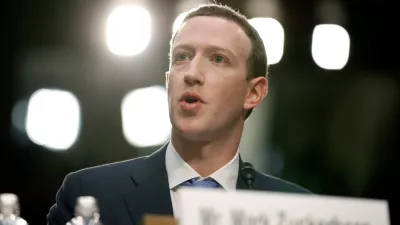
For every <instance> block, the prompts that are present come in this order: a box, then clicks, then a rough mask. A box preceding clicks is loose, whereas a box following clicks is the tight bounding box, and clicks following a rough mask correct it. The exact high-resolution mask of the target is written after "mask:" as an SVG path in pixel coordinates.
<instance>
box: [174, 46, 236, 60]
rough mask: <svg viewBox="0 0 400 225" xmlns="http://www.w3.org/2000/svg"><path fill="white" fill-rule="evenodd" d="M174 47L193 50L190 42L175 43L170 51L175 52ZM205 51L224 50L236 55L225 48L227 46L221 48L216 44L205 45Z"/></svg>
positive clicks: (234, 55)
mask: <svg viewBox="0 0 400 225" xmlns="http://www.w3.org/2000/svg"><path fill="white" fill-rule="evenodd" d="M175 49H185V50H188V51H192V52H194V51H195V47H193V45H190V44H177V45H175V46H174V47H173V49H172V52H175ZM205 49H206V51H221V52H226V53H228V54H230V55H231V56H233V57H237V55H236V54H235V53H233V52H232V51H231V50H229V49H227V48H222V47H219V46H216V45H207V46H206V47H205Z"/></svg>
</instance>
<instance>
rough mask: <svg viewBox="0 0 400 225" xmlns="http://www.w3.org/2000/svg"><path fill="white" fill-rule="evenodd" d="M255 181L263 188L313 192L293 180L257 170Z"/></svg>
mask: <svg viewBox="0 0 400 225" xmlns="http://www.w3.org/2000/svg"><path fill="white" fill-rule="evenodd" d="M255 182H257V183H258V185H257V186H259V187H261V189H263V190H268V191H276V192H285V193H297V194H313V193H312V192H311V191H309V190H307V189H306V188H304V187H301V186H300V185H297V184H295V183H293V182H290V181H287V180H284V179H281V178H278V177H275V176H271V175H267V174H264V173H261V172H258V171H256V178H255Z"/></svg>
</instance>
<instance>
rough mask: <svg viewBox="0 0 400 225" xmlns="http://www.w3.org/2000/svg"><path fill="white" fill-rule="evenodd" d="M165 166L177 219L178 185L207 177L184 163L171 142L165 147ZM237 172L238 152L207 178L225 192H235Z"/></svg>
mask: <svg viewBox="0 0 400 225" xmlns="http://www.w3.org/2000/svg"><path fill="white" fill-rule="evenodd" d="M165 165H166V169H167V174H168V183H169V189H170V193H171V201H172V208H173V211H174V216H175V217H179V216H178V215H179V205H178V204H179V203H178V196H179V190H180V188H181V187H180V186H179V185H180V184H182V183H183V182H185V181H187V180H190V179H193V178H200V179H206V178H207V177H201V176H200V175H199V174H198V173H197V172H196V171H195V170H194V169H193V168H192V167H191V166H190V165H189V164H188V163H186V162H185V161H184V160H183V159H182V157H181V156H180V155H179V154H178V153H177V152H176V150H175V148H174V146H173V145H172V143H171V142H169V144H168V146H167V151H166V155H165ZM238 171H239V150H238V151H237V152H236V155H235V156H234V157H233V159H232V160H231V161H230V162H229V163H227V164H226V165H225V166H223V167H221V168H220V169H219V170H217V171H215V172H214V173H213V174H211V175H210V176H209V177H210V178H213V179H214V180H215V181H217V182H218V183H219V184H220V185H221V186H222V188H224V189H225V190H227V191H231V190H236V182H237V178H238Z"/></svg>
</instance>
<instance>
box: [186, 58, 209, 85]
mask: <svg viewBox="0 0 400 225" xmlns="http://www.w3.org/2000/svg"><path fill="white" fill-rule="evenodd" d="M184 81H185V83H186V84H187V85H190V86H194V85H200V86H202V85H203V84H204V76H203V73H202V70H201V61H200V59H199V58H196V57H195V58H194V59H192V60H191V61H190V65H189V67H188V69H187V70H186V72H185V76H184Z"/></svg>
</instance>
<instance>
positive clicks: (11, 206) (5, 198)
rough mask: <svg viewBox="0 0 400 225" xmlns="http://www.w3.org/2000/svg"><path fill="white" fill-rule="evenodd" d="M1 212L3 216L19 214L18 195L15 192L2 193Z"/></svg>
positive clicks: (0, 197)
mask: <svg viewBox="0 0 400 225" xmlns="http://www.w3.org/2000/svg"><path fill="white" fill-rule="evenodd" d="M0 214H2V215H3V216H9V215H15V216H18V215H19V203H18V197H17V196H16V195H15V194H11V193H4V194H1V195H0Z"/></svg>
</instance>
